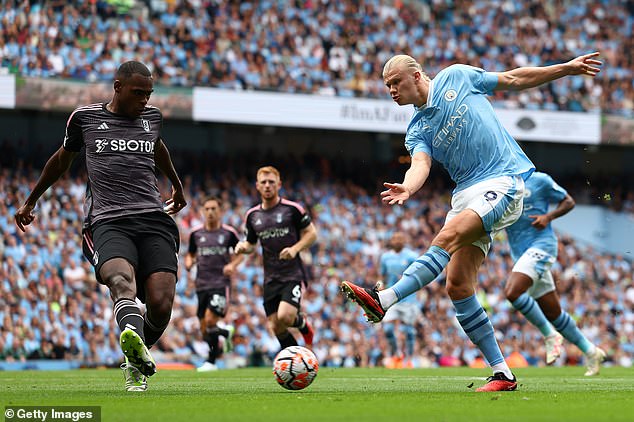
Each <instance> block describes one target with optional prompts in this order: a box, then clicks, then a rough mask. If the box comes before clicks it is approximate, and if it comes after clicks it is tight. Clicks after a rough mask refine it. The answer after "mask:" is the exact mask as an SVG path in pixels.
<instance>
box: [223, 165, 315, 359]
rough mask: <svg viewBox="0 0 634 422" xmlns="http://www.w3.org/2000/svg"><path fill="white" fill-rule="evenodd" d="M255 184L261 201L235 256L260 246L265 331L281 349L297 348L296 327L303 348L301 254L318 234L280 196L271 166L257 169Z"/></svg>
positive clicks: (309, 334) (308, 335) (306, 333)
mask: <svg viewBox="0 0 634 422" xmlns="http://www.w3.org/2000/svg"><path fill="white" fill-rule="evenodd" d="M256 180H257V181H256V184H255V186H256V189H257V190H258V192H259V193H260V197H261V199H262V202H261V203H260V204H259V205H256V206H255V207H253V208H251V209H250V210H249V211H247V215H246V222H245V225H246V230H247V239H246V240H245V241H242V242H240V243H238V245H237V246H236V249H235V252H236V253H237V254H238V253H252V252H253V250H254V249H255V244H256V243H257V241H258V240H259V241H260V244H261V245H262V256H263V261H264V311H265V312H266V316H267V318H268V323H269V328H270V329H271V331H272V332H273V333H274V334H275V336H276V337H277V339H278V341H279V342H280V345H281V346H282V348H286V347H289V346H296V345H297V341H296V340H295V337H293V335H292V334H291V333H290V332H289V331H288V328H289V327H295V328H298V329H299V332H300V333H301V334H302V337H303V338H304V343H305V344H306V346H308V347H312V344H313V329H312V327H311V326H310V324H309V323H308V321H307V319H306V317H305V315H304V314H302V313H301V312H299V310H300V304H301V298H302V287H303V286H304V283H305V281H306V271H305V269H304V265H303V264H302V260H301V258H300V256H299V253H300V251H302V250H304V249H306V248H308V247H310V246H311V245H312V244H313V243H315V240H317V230H316V229H315V226H314V224H313V223H312V222H311V219H310V216H309V215H308V213H307V212H306V211H305V210H304V208H303V207H302V206H301V205H300V204H298V203H296V202H292V201H289V200H287V199H284V198H281V197H280V195H279V190H280V189H281V187H282V181H281V179H280V172H279V171H278V170H277V169H276V168H275V167H272V166H266V167H262V168H260V169H259V170H258V172H257V176H256Z"/></svg>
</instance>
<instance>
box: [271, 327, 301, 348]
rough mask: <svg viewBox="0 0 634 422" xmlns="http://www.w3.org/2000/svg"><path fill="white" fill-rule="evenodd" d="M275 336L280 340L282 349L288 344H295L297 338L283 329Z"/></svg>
mask: <svg viewBox="0 0 634 422" xmlns="http://www.w3.org/2000/svg"><path fill="white" fill-rule="evenodd" d="M276 337H277V341H279V342H280V346H282V349H286V348H287V347H290V346H297V340H295V337H293V335H292V334H291V333H289V332H288V331H285V332H283V333H282V334H277V335H276Z"/></svg>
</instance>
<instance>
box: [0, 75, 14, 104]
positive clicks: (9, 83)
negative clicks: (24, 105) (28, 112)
mask: <svg viewBox="0 0 634 422" xmlns="http://www.w3.org/2000/svg"><path fill="white" fill-rule="evenodd" d="M0 108H15V76H14V75H2V74H0Z"/></svg>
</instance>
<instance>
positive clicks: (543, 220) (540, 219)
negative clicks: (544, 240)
mask: <svg viewBox="0 0 634 422" xmlns="http://www.w3.org/2000/svg"><path fill="white" fill-rule="evenodd" d="M528 218H532V219H533V222H532V223H531V225H532V226H533V227H535V228H536V229H538V230H543V229H545V228H546V227H548V225H549V224H550V221H551V220H550V217H548V215H546V214H540V215H529V216H528Z"/></svg>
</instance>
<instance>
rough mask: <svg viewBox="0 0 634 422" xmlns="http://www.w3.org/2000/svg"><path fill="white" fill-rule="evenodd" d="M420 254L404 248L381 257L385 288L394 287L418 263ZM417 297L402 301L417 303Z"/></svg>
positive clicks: (410, 296) (411, 296) (413, 296)
mask: <svg viewBox="0 0 634 422" xmlns="http://www.w3.org/2000/svg"><path fill="white" fill-rule="evenodd" d="M417 258H418V254H417V253H416V252H414V251H413V250H411V249H407V248H403V249H401V251H400V252H396V251H388V252H385V253H384V254H383V255H381V276H382V277H383V282H384V283H385V287H392V286H393V285H394V284H396V282H397V281H398V280H399V279H400V278H401V276H402V275H403V271H405V269H406V268H407V267H409V265H410V264H411V263H412V262H414V261H416V259H417ZM415 301H416V296H415V295H409V296H407V297H406V298H403V300H401V303H403V302H415Z"/></svg>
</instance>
